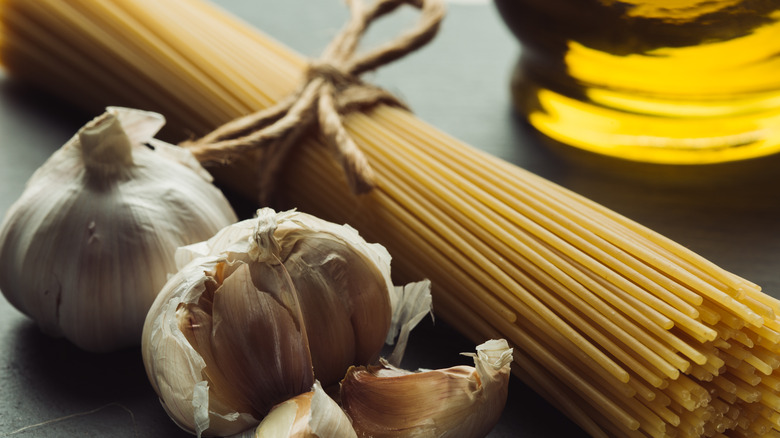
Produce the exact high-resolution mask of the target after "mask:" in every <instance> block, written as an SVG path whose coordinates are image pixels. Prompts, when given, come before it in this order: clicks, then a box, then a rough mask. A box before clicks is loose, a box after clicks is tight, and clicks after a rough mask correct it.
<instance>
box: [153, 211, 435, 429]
mask: <svg viewBox="0 0 780 438" xmlns="http://www.w3.org/2000/svg"><path fill="white" fill-rule="evenodd" d="M390 260H391V259H390V255H389V254H388V253H387V251H386V250H385V248H384V247H382V246H381V245H377V244H369V243H367V242H365V241H364V240H363V239H362V238H361V237H360V236H359V234H358V233H357V231H355V230H354V229H352V228H351V227H348V226H342V225H336V224H332V223H330V222H326V221H323V220H321V219H318V218H316V217H314V216H311V215H307V214H304V213H300V212H296V211H286V212H280V213H276V212H275V211H273V210H271V209H268V208H264V209H261V210H258V214H257V217H256V218H253V219H248V220H245V221H241V222H238V223H236V224H233V225H231V226H228V227H226V228H225V229H223V230H220V231H219V232H218V233H216V235H214V236H213V237H212V238H211V239H209V240H208V241H204V242H200V243H197V244H193V245H189V246H186V247H182V248H180V249H179V250H178V251H177V263H179V264H180V266H181V265H182V264H184V265H183V266H181V268H180V270H179V271H178V273H176V274H175V275H174V276H172V277H171V278H170V280H169V281H168V283H166V285H165V286H164V287H163V290H162V291H161V292H160V295H159V296H158V297H157V299H156V300H155V303H154V304H153V305H152V308H151V309H150V311H149V314H148V316H147V320H146V324H145V326H144V333H143V345H142V352H143V358H144V364H145V366H146V371H147V375H148V376H149V379H150V381H151V383H152V386H153V387H154V389H155V390H156V392H157V394H158V395H159V397H160V400H161V402H162V404H163V406H164V407H165V409H166V410H167V412H168V414H169V416H171V418H172V419H173V420H174V421H175V422H176V423H177V424H179V426H181V427H182V428H183V429H185V430H188V431H190V432H192V433H195V434H197V435H198V436H201V435H206V436H213V435H220V436H224V435H232V434H236V433H239V432H242V431H244V430H247V429H249V428H251V427H254V426H256V425H257V424H258V423H259V421H260V420H261V419H262V418H263V416H264V415H266V414H267V413H268V411H269V410H270V409H271V408H272V407H273V406H275V405H277V404H279V403H281V402H283V401H285V400H287V399H289V398H291V397H294V396H296V395H298V394H301V393H304V392H308V391H309V389H310V388H311V387H312V385H313V383H314V380H315V376H316V379H317V380H319V381H321V382H322V384H323V385H324V386H326V387H327V386H330V385H335V384H337V383H338V382H339V380H340V379H341V378H343V376H344V373H345V372H346V370H347V369H348V368H349V366H351V365H354V364H369V363H372V362H374V361H375V360H376V359H377V358H378V355H379V353H380V350H381V349H382V347H383V346H384V344H385V340H386V338H387V336H388V334H389V333H399V331H400V332H401V333H402V335H399V339H400V338H402V337H403V336H404V335H403V333H407V335H408V330H411V327H413V326H414V324H416V322H415V320H416V321H419V319H421V318H422V316H420V315H423V316H424V315H425V314H427V313H428V312H430V284H429V283H428V282H427V281H425V282H420V283H413V284H411V285H407V286H405V287H403V288H395V287H394V286H393V284H392V281H391V278H390ZM400 291H406V293H404V294H401V293H400ZM410 299H414V300H417V301H416V302H415V303H413V304H414V305H412V304H410V303H408V302H407V301H409V300H410ZM410 309H417V310H416V311H415V310H411V311H410ZM401 310H404V311H403V312H401ZM396 325H397V326H398V327H405V328H403V329H400V330H399V329H398V328H396Z"/></svg>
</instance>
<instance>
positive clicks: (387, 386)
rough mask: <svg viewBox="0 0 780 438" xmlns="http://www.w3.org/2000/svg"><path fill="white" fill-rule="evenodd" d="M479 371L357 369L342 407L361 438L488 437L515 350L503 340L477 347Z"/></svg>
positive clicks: (343, 385) (350, 373) (346, 383)
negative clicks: (413, 371)
mask: <svg viewBox="0 0 780 438" xmlns="http://www.w3.org/2000/svg"><path fill="white" fill-rule="evenodd" d="M468 355H469V356H473V357H474V364H475V366H474V367H469V366H457V367H452V368H447V369H441V370H433V371H422V372H415V373H412V372H409V371H405V370H401V369H398V368H394V367H391V366H387V365H383V366H369V367H353V368H351V369H350V370H349V371H348V372H347V375H346V377H344V380H343V381H342V382H341V405H342V407H343V408H344V410H345V411H346V413H347V415H348V416H349V417H350V418H351V419H352V425H353V427H354V429H355V431H356V432H357V435H358V436H359V437H376V438H381V437H436V438H443V437H452V438H455V437H457V438H471V437H475V438H476V437H484V436H486V435H487V434H488V433H489V432H490V430H491V429H492V428H493V427H494V426H495V424H496V423H497V422H498V420H499V418H500V416H501V412H502V411H503V409H504V405H505V403H506V397H507V390H508V384H509V375H510V364H511V362H512V349H511V348H509V346H508V344H507V342H506V341H505V340H503V339H499V340H490V341H488V342H485V343H484V344H481V345H479V346H477V354H468Z"/></svg>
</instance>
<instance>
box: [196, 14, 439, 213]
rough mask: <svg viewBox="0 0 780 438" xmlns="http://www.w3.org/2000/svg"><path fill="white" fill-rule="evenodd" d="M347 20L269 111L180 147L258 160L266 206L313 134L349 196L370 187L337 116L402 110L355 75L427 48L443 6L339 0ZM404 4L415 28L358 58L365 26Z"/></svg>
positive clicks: (204, 156)
mask: <svg viewBox="0 0 780 438" xmlns="http://www.w3.org/2000/svg"><path fill="white" fill-rule="evenodd" d="M347 4H348V6H349V9H350V19H349V21H348V22H347V24H346V26H345V27H344V28H343V29H342V30H341V32H340V33H339V34H337V35H336V37H335V38H334V39H333V41H331V43H330V44H329V45H328V47H327V48H326V49H325V51H324V52H323V54H322V55H321V57H320V58H319V59H318V60H316V61H313V62H311V63H310V64H309V66H308V69H307V72H306V77H305V81H304V83H303V85H302V86H301V87H300V88H299V89H298V90H297V91H296V92H294V93H293V94H291V95H290V96H288V97H287V98H285V99H283V100H281V101H280V102H278V103H277V104H276V105H274V106H271V107H269V108H267V109H264V110H261V111H258V112H256V113H253V114H250V115H247V116H244V117H241V118H238V119H235V120H233V121H231V122H228V123H226V124H224V125H222V126H220V127H219V128H217V129H215V130H214V131H212V132H211V133H209V134H207V135H205V136H203V137H202V138H200V139H197V140H193V141H186V142H183V143H182V144H181V145H182V146H184V147H187V148H189V150H190V151H191V152H192V153H193V154H194V155H195V157H196V158H197V159H198V161H200V162H201V163H204V164H222V165H224V164H229V163H230V162H232V161H234V160H236V159H240V158H241V157H245V156H246V154H247V153H248V152H253V151H260V152H262V154H263V155H262V159H259V160H258V163H257V166H258V176H259V193H260V200H261V202H267V201H268V198H269V197H270V194H271V193H272V192H273V189H274V184H275V181H276V180H277V176H278V174H279V172H280V170H281V168H282V166H283V164H284V162H285V159H286V157H287V156H288V155H289V153H290V151H291V149H292V148H293V147H294V146H295V145H296V144H297V143H299V142H300V140H302V138H303V137H304V136H305V135H319V136H320V137H322V139H323V140H324V142H323V143H324V144H325V145H326V146H327V147H328V148H329V149H330V150H331V152H332V153H333V154H334V156H335V157H336V159H337V160H338V161H339V162H340V164H341V166H342V168H343V169H344V172H345V174H346V176H347V181H348V183H349V185H350V188H351V189H352V190H353V192H355V193H357V194H362V193H366V192H368V191H370V190H371V189H372V188H373V187H374V173H373V171H372V170H371V167H370V166H369V164H368V161H367V159H366V157H365V156H364V155H363V153H362V152H361V151H360V149H359V148H358V146H357V144H355V142H354V141H353V140H352V138H351V137H350V135H349V133H348V132H347V130H346V129H345V127H344V123H343V117H344V116H346V115H347V114H349V113H351V112H354V111H367V110H369V109H370V108H373V107H374V106H376V105H379V104H387V105H392V106H396V107H400V108H404V109H407V110H408V108H407V107H406V105H404V104H403V103H402V102H401V101H399V100H398V99H397V98H396V97H395V96H393V95H391V94H390V93H388V92H386V91H385V90H383V89H381V88H379V87H376V86H373V85H370V84H367V83H364V82H363V81H361V80H360V78H359V76H360V75H361V74H363V73H365V72H368V71H371V70H374V69H376V68H378V67H380V66H382V65H384V64H387V63H390V62H393V61H395V60H397V59H399V58H401V57H403V56H405V55H407V54H408V53H410V52H412V51H414V50H417V49H418V48H420V47H422V46H424V45H425V44H427V43H428V42H430V41H431V40H432V39H433V37H434V36H435V35H436V33H437V31H438V29H439V24H440V23H441V20H442V19H443V18H444V4H443V0H377V1H375V2H374V3H373V4H372V5H370V6H366V5H365V4H364V3H363V0H347ZM404 4H408V5H411V6H413V7H415V8H417V9H419V10H420V17H419V20H418V22H417V25H416V26H415V27H414V28H412V29H410V30H408V31H407V32H405V33H403V34H401V35H399V36H398V37H397V38H396V39H394V40H392V41H390V42H389V43H386V44H384V45H382V46H379V47H377V48H375V49H373V50H371V51H369V52H367V53H365V54H363V55H361V56H357V55H356V54H355V51H356V49H357V46H358V43H359V42H360V39H361V37H362V36H363V34H364V33H365V31H366V30H367V29H368V26H369V25H370V24H371V23H372V22H373V21H374V20H376V19H377V18H379V17H381V16H383V15H385V14H388V13H390V12H392V11H394V10H396V9H397V8H398V7H399V6H401V5H404Z"/></svg>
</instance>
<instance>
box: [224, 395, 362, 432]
mask: <svg viewBox="0 0 780 438" xmlns="http://www.w3.org/2000/svg"><path fill="white" fill-rule="evenodd" d="M233 438H357V435H356V434H355V431H354V429H352V423H351V422H350V420H349V417H347V415H346V414H345V413H344V411H343V410H342V409H341V407H340V406H339V405H338V404H337V403H336V402H335V401H334V400H333V399H332V398H330V396H328V394H327V393H326V392H325V390H324V389H322V386H320V384H319V382H315V383H314V387H313V388H312V390H311V391H309V392H305V393H303V394H300V395H297V396H295V397H293V398H291V399H290V400H287V401H285V402H283V403H280V404H278V405H276V406H274V408H273V409H271V412H269V413H268V415H267V416H266V417H265V418H263V421H262V422H261V423H260V425H259V426H257V429H255V430H253V431H248V432H246V433H243V434H241V435H240V436H236V437H233Z"/></svg>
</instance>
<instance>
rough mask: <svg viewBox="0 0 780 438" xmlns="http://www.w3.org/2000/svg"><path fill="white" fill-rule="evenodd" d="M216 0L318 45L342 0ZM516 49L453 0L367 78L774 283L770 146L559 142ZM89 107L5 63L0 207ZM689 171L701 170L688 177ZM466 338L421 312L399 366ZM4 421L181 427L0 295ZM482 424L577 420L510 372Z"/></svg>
mask: <svg viewBox="0 0 780 438" xmlns="http://www.w3.org/2000/svg"><path fill="white" fill-rule="evenodd" d="M222 3H224V4H225V5H226V7H227V8H228V9H229V10H232V11H235V12H237V13H238V14H239V15H240V16H241V17H243V18H244V19H245V20H247V21H249V22H251V23H253V24H255V25H256V26H258V27H259V28H260V29H262V30H264V31H265V32H267V33H269V34H271V35H272V36H275V37H277V38H278V39H279V40H281V41H282V42H284V43H286V44H287V45H289V46H290V47H292V48H293V49H295V50H297V51H299V52H301V53H303V54H305V55H309V56H312V57H314V56H317V55H318V54H319V52H320V51H321V50H322V48H323V47H324V46H325V45H326V44H327V42H328V40H329V39H330V38H331V37H332V36H333V34H334V33H335V31H336V30H337V29H338V28H340V26H341V24H342V23H343V20H344V18H345V17H346V11H345V9H344V7H343V4H342V2H340V1H338V0H285V1H276V0H262V1H260V0H258V1H250V0H242V1H238V0H231V1H224V2H222ZM414 18H415V15H414V14H413V13H411V12H409V13H406V12H404V13H402V14H400V15H399V16H398V17H395V18H392V19H390V20H389V21H387V22H383V23H381V24H380V25H379V26H378V27H377V29H375V30H372V32H371V33H370V34H369V36H368V40H367V44H371V42H375V41H378V40H379V39H381V38H382V37H387V36H389V35H390V34H391V33H393V32H394V29H395V28H397V26H399V25H400V26H403V25H405V24H410V23H411V22H412V20H414ZM518 50H519V49H518V46H517V44H516V43H515V41H514V40H513V39H512V37H511V36H510V34H509V32H508V31H507V30H506V29H505V27H504V26H503V23H502V22H501V21H500V18H499V17H498V15H497V13H496V11H495V10H494V9H493V6H492V5H491V4H489V3H487V2H485V3H475V4H455V3H453V4H450V5H449V13H448V16H447V18H446V20H445V23H444V26H443V28H442V31H441V33H440V35H439V36H438V37H437V38H436V40H434V42H433V43H432V44H431V45H429V46H427V47H425V48H424V49H422V50H421V51H420V52H417V53H414V54H412V55H411V56H409V57H407V58H404V59H403V60H401V61H399V62H397V63H395V64H393V65H390V66H388V67H385V68H383V69H382V70H380V71H379V72H378V73H376V74H373V75H370V76H369V77H368V79H369V80H371V81H373V82H376V83H379V84H380V85H383V86H385V87H386V88H388V89H389V90H390V91H392V92H394V93H397V94H398V95H399V96H401V97H402V98H403V99H405V100H406V101H407V102H408V103H409V104H410V105H411V107H412V108H413V109H414V111H415V112H416V113H417V115H418V116H419V117H421V118H422V119H424V120H426V121H428V122H430V123H431V124H433V125H435V126H437V127H439V128H442V129H443V130H444V131H446V132H448V133H450V134H452V135H454V136H455V137H457V138H460V139H462V140H464V141H466V142H467V143H470V144H472V145H474V146H477V147H480V148H482V149H484V150H487V151H489V152H491V153H493V154H495V155H498V156H500V157H502V158H505V159H507V160H510V161H512V162H515V163H517V164H519V165H520V166H522V167H524V168H526V169H529V170H531V171H533V172H535V173H537V174H539V175H542V176H544V177H546V178H549V179H551V180H553V181H556V182H558V183H560V184H562V185H564V186H566V187H568V188H571V189H573V190H574V191H576V192H579V193H581V194H584V195H586V196H588V197H590V198H591V199H593V200H595V201H598V202H600V203H602V204H604V205H606V206H608V207H610V208H613V209H614V210H616V211H618V212H620V213H622V214H624V215H626V216H628V217H630V218H632V219H635V220H637V221H639V222H640V223H643V224H645V225H648V226H650V227H651V228H653V229H655V230H657V231H660V232H662V233H664V234H665V235H667V236H669V237H671V238H673V239H675V240H677V241H678V242H680V243H682V244H684V245H686V246H688V247H690V248H692V249H693V250H695V251H697V252H699V253H700V254H702V255H704V256H705V257H707V258H709V259H711V260H713V261H715V262H716V263H718V264H720V265H721V266H723V267H725V268H727V269H729V270H731V271H732V272H734V273H736V274H739V275H742V276H744V277H746V278H748V279H750V280H752V281H753V282H756V283H758V284H761V285H763V286H764V289H765V290H766V291H767V292H769V293H770V294H773V295H775V296H777V291H778V283H780V274H779V273H778V267H780V233H778V231H780V202H779V201H780V184H778V179H779V178H778V176H777V168H778V164H777V161H778V160H777V159H775V158H772V159H768V160H760V161H757V162H755V163H750V166H743V165H740V166H729V167H722V168H721V167H718V168H706V169H675V168H658V167H650V168H644V167H641V168H637V167H636V166H628V165H615V163H611V162H608V161H604V160H593V159H591V158H592V157H584V156H577V155H575V156H574V157H572V156H571V155H570V154H567V153H563V154H562V153H560V151H559V150H558V149H557V148H551V147H547V146H546V145H544V144H543V143H542V142H541V141H540V140H539V139H537V138H536V137H535V135H534V134H533V133H532V132H530V131H529V130H528V129H527V128H526V126H525V125H524V124H523V123H522V122H521V121H519V120H518V119H517V118H516V117H515V116H514V115H513V113H512V110H511V102H510V97H509V96H510V95H509V91H508V83H509V77H510V74H511V70H512V67H513V64H514V62H515V59H516V57H517V55H518ZM0 74H1V73H0ZM92 116H94V115H93V114H81V113H78V112H74V111H73V110H71V109H70V107H69V106H68V105H63V104H62V103H60V102H58V101H56V100H55V99H52V98H51V97H49V96H46V95H42V94H40V93H38V92H36V91H35V90H30V89H27V88H26V87H24V86H22V85H21V84H19V83H18V82H17V81H15V80H13V79H8V78H6V77H2V76H0V213H3V212H5V211H6V210H7V209H8V207H9V206H10V205H11V203H13V202H14V201H15V200H16V199H17V197H18V196H19V195H20V194H21V192H22V190H23V185H24V183H25V182H26V180H27V178H29V176H30V175H31V174H32V172H33V171H34V170H35V169H36V168H37V167H38V166H39V165H40V164H41V163H43V161H44V160H45V159H46V158H47V157H48V156H49V155H50V154H51V153H52V152H53V151H54V150H55V149H56V148H58V147H59V146H60V145H61V144H62V143H64V142H65V141H66V140H67V139H68V138H69V137H70V136H71V135H73V133H74V132H75V131H76V130H77V129H78V128H79V127H80V126H81V125H82V124H83V123H84V122H86V121H87V120H89V119H90V118H92ZM693 174H696V177H695V178H689V177H690V176H691V175H693ZM699 174H701V175H699ZM681 176H682V177H681ZM472 349H473V344H471V343H469V342H468V341H466V340H464V339H463V338H462V337H460V336H459V335H457V334H455V333H454V332H453V331H452V330H451V329H450V328H449V327H447V326H446V325H444V324H443V323H441V322H438V321H437V323H436V324H435V325H432V324H430V321H426V322H425V323H424V324H423V326H422V327H421V328H420V329H418V330H417V331H415V332H414V333H413V336H412V340H411V345H410V350H409V353H408V355H407V360H406V363H405V364H404V365H405V366H407V367H409V368H415V367H425V368H438V367H445V366H451V365H455V364H458V363H467V358H463V357H460V356H458V353H460V352H461V351H470V350H472ZM74 414H76V415H74ZM55 419H58V420H57V421H56V422H51V423H47V424H43V425H41V426H39V427H34V428H29V429H24V430H21V431H18V430H19V429H20V428H24V427H26V426H30V425H35V424H39V423H45V422H49V421H51V420H55ZM15 431H18V432H15ZM8 434H11V436H19V437H28V436H36V437H61V436H116V437H131V436H132V437H147V436H148V437H158V436H159V437H162V436H166V437H176V436H188V435H187V434H186V433H184V432H182V431H180V430H179V429H178V428H177V427H176V426H175V425H174V424H173V422H171V421H170V420H169V419H168V417H167V416H166V415H165V413H164V412H163V410H162V408H161V407H160V405H159V403H158V402H157V399H156V396H155V395H154V393H153V391H152V389H151V386H150V385H149V384H148V381H147V379H146V376H145V374H144V371H143V366H142V364H141V358H140V352H139V351H138V350H137V349H131V350H128V351H124V352H121V353H116V354H110V355H94V354H89V353H84V352H82V351H79V350H78V349H76V348H75V347H73V346H71V345H70V344H68V343H67V342H65V341H62V340H54V339H50V338H47V337H45V336H43V335H41V334H40V333H39V331H38V329H37V328H36V326H35V325H34V323H33V322H31V321H30V320H29V319H27V318H26V317H24V316H23V315H22V314H20V313H19V312H18V311H16V310H15V309H14V308H12V307H11V306H10V305H9V304H8V303H7V301H5V299H3V298H2V297H0V436H7V435H8ZM490 436H491V437H512V436H525V437H546V436H550V437H558V436H568V437H576V436H583V433H582V432H581V431H579V430H578V429H577V428H576V427H574V426H572V425H571V423H570V422H568V420H567V419H566V418H565V417H563V416H562V415H560V414H559V413H557V412H556V411H555V410H553V409H552V408H550V407H549V406H548V405H546V403H545V402H544V401H543V400H541V399H540V398H539V397H537V396H536V395H535V394H533V393H532V392H530V391H529V390H527V389H526V388H525V387H524V386H523V385H522V384H521V383H520V382H519V381H518V380H516V379H514V378H513V380H512V382H511V385H510V399H509V401H508V404H507V408H506V410H505V412H504V415H503V417H502V419H501V422H500V424H499V425H498V426H497V427H496V429H495V430H494V431H493V432H492V433H491V435H490Z"/></svg>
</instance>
